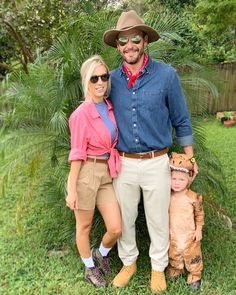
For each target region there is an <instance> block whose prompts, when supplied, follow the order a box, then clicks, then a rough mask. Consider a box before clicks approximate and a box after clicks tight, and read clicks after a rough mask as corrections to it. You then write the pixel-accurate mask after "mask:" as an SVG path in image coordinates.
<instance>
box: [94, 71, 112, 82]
mask: <svg viewBox="0 0 236 295" xmlns="http://www.w3.org/2000/svg"><path fill="white" fill-rule="evenodd" d="M99 78H101V80H102V81H103V82H107V81H108V80H109V78H110V75H109V74H108V73H107V74H103V75H100V76H97V75H95V76H92V77H91V78H90V82H91V83H93V84H95V83H97V82H98V80H99Z"/></svg>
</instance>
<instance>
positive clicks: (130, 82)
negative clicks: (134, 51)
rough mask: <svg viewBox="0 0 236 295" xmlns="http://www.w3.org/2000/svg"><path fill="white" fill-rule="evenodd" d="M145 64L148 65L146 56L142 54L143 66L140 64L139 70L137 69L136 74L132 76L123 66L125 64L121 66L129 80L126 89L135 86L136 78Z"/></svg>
mask: <svg viewBox="0 0 236 295" xmlns="http://www.w3.org/2000/svg"><path fill="white" fill-rule="evenodd" d="M147 64H148V55H147V54H146V53H144V59H143V64H142V66H141V68H140V69H139V71H138V73H137V74H135V75H132V73H131V71H130V69H128V68H127V67H126V66H125V64H123V70H124V72H125V73H126V75H127V76H128V78H129V82H128V88H130V87H132V86H133V85H134V84H135V82H136V80H137V78H138V77H139V76H140V75H141V74H142V70H143V68H144V67H145V66H146V65H147Z"/></svg>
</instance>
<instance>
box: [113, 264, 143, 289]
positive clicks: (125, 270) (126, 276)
mask: <svg viewBox="0 0 236 295" xmlns="http://www.w3.org/2000/svg"><path fill="white" fill-rule="evenodd" d="M136 271H137V265H136V262H134V263H133V264H131V265H127V266H125V265H124V266H123V267H122V269H121V270H120V272H119V273H118V274H117V275H116V277H115V278H114V280H113V285H114V286H115V287H120V288H121V287H125V286H126V285H128V283H129V281H130V279H131V278H132V276H133V275H134V274H135V273H136Z"/></svg>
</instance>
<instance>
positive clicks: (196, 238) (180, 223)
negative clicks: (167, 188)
mask: <svg viewBox="0 0 236 295" xmlns="http://www.w3.org/2000/svg"><path fill="white" fill-rule="evenodd" d="M194 162H195V161H194V158H191V157H189V156H188V155H186V154H177V153H172V156H171V159H170V168H171V170H172V172H171V201H170V249H169V267H168V274H169V276H170V277H171V278H173V279H175V278H177V277H178V276H179V275H181V274H182V273H183V272H184V267H185V268H186V269H187V271H188V272H189V274H188V279H187V282H188V284H189V287H190V288H191V289H199V288H200V286H201V272H202V268H203V263H202V254H201V244H200V241H201V239H202V226H203V224H204V211H203V208H202V196H201V195H199V194H197V193H195V192H193V191H191V190H190V189H189V186H190V184H191V181H192V173H193V165H194Z"/></svg>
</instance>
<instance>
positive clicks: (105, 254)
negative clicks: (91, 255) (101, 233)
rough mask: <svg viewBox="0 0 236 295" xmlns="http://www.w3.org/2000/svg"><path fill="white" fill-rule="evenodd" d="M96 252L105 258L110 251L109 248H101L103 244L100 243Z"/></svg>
mask: <svg viewBox="0 0 236 295" xmlns="http://www.w3.org/2000/svg"><path fill="white" fill-rule="evenodd" d="M98 250H99V252H100V253H101V254H102V256H103V257H105V256H107V254H108V253H109V251H110V250H111V248H105V247H104V246H103V244H102V243H101V244H100V247H99V249H98Z"/></svg>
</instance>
